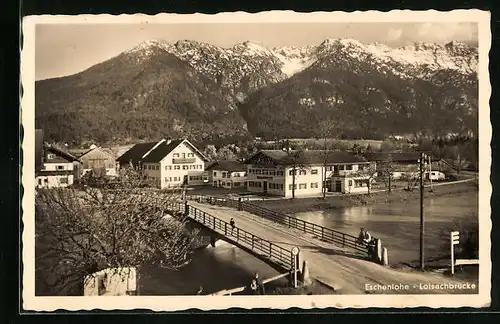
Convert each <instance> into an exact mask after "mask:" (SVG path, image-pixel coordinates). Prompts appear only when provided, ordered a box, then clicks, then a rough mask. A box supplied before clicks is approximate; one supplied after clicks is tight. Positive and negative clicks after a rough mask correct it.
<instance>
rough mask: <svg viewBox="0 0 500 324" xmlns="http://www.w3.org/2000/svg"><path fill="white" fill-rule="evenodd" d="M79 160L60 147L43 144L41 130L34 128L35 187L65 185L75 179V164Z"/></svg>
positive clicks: (68, 184) (70, 183)
mask: <svg viewBox="0 0 500 324" xmlns="http://www.w3.org/2000/svg"><path fill="white" fill-rule="evenodd" d="M78 163H79V160H78V159H77V158H76V157H75V156H73V155H72V154H70V153H68V152H65V151H63V150H62V149H59V148H56V147H53V146H50V145H48V144H45V142H44V138H43V131H42V130H41V129H36V130H35V186H36V188H54V187H67V186H70V185H72V184H73V182H74V179H75V168H74V166H75V164H76V165H77V164H78Z"/></svg>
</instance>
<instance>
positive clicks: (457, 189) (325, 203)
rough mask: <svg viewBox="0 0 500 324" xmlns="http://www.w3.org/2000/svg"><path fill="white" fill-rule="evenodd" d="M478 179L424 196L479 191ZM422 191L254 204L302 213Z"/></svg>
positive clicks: (415, 196)
mask: <svg viewBox="0 0 500 324" xmlns="http://www.w3.org/2000/svg"><path fill="white" fill-rule="evenodd" d="M477 191H478V185H477V181H470V182H460V183H456V184H453V183H450V184H447V185H440V186H434V187H433V190H432V191H431V190H430V188H429V187H426V188H425V190H424V198H430V197H438V196H446V195H454V194H462V193H467V192H477ZM419 199H420V192H419V190H418V189H414V190H413V191H411V192H410V191H406V190H394V191H392V192H388V191H381V192H375V193H371V194H369V195H368V194H366V195H343V196H330V197H328V196H327V197H326V198H325V199H324V200H323V199H322V198H318V197H313V198H295V199H286V200H284V199H280V200H263V201H253V202H252V203H253V204H256V205H259V206H262V207H265V208H269V209H272V210H275V211H279V212H283V213H289V214H293V213H301V212H308V211H317V210H328V209H336V208H346V207H353V206H363V205H374V204H384V203H392V202H406V201H418V200H419Z"/></svg>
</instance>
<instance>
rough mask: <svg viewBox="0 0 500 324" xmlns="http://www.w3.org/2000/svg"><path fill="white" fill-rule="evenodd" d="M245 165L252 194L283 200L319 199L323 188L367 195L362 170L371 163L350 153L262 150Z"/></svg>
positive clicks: (366, 182)
mask: <svg viewBox="0 0 500 324" xmlns="http://www.w3.org/2000/svg"><path fill="white" fill-rule="evenodd" d="M325 157H326V161H325ZM245 164H246V165H247V174H248V184H247V186H248V191H250V192H255V193H262V194H269V195H277V196H284V197H292V196H293V195H294V196H295V197H300V196H315V195H320V194H321V193H322V190H323V187H325V188H326V191H327V192H338V193H364V192H368V181H369V180H368V179H369V177H368V176H367V175H365V174H364V173H363V170H364V169H365V168H367V167H368V166H369V164H370V163H369V162H368V161H366V159H364V158H363V157H361V156H358V155H355V154H352V153H348V152H340V151H328V152H327V153H326V155H325V152H324V151H288V152H287V151H280V150H261V151H259V152H257V153H255V154H254V155H252V156H251V157H250V158H248V159H247V160H246V161H245ZM325 165H326V168H325ZM294 174H295V176H294Z"/></svg>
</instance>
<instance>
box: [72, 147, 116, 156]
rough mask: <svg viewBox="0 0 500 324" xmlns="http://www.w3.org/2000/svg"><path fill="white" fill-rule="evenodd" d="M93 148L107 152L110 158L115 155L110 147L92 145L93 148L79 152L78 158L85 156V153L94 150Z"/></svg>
mask: <svg viewBox="0 0 500 324" xmlns="http://www.w3.org/2000/svg"><path fill="white" fill-rule="evenodd" d="M95 150H99V151H101V152H104V153H106V154H108V155H109V156H110V157H112V158H114V157H115V155H114V154H113V151H112V150H111V149H108V148H104V147H94V148H91V149H88V150H86V151H85V152H83V153H82V154H80V156H78V158H82V157H83V156H85V155H87V154H89V153H90V152H92V151H95Z"/></svg>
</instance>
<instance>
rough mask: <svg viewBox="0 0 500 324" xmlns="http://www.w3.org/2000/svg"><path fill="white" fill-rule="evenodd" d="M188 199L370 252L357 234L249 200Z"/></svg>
mask: <svg viewBox="0 0 500 324" xmlns="http://www.w3.org/2000/svg"><path fill="white" fill-rule="evenodd" d="M188 199H192V200H195V201H198V202H207V203H210V204H213V205H219V206H226V207H232V208H236V209H238V210H244V211H246V212H249V213H251V214H254V215H257V216H261V217H263V218H266V219H269V220H271V221H273V222H276V223H280V224H283V225H285V226H288V227H289V228H294V229H298V230H300V231H302V232H304V233H308V234H312V235H314V236H316V237H317V238H319V239H321V240H323V241H325V242H328V243H335V244H338V245H341V246H342V247H347V248H351V249H354V250H356V251H360V252H363V253H368V252H369V249H368V244H367V243H365V242H359V241H358V238H357V237H356V236H353V235H350V234H346V233H342V232H339V231H336V230H333V229H331V228H328V227H324V226H321V225H318V224H314V223H311V222H308V221H305V220H301V219H298V218H295V217H292V216H290V215H287V214H284V213H280V212H277V211H274V210H270V209H267V208H264V207H261V206H257V205H254V204H252V203H250V202H248V201H242V200H240V199H234V198H221V197H211V196H190V197H188Z"/></svg>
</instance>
